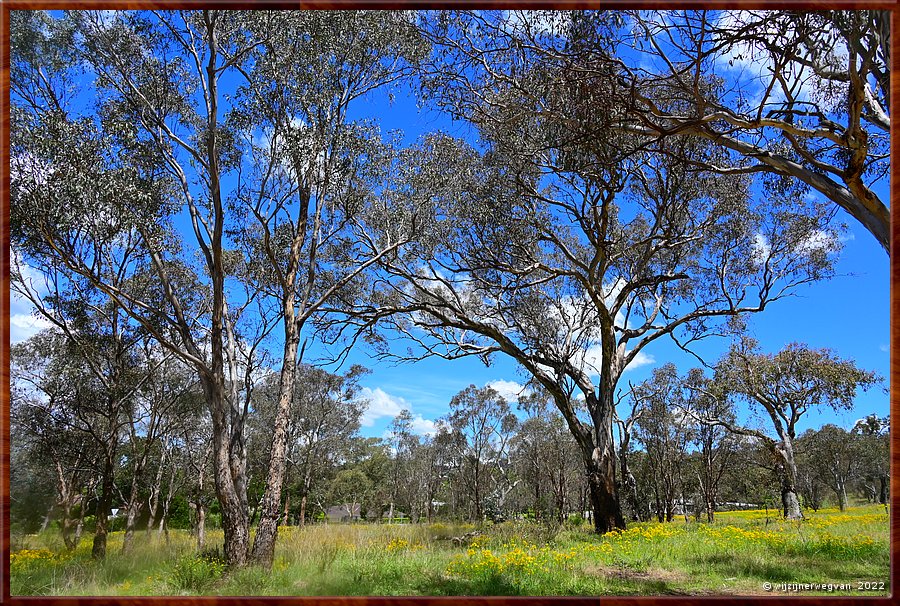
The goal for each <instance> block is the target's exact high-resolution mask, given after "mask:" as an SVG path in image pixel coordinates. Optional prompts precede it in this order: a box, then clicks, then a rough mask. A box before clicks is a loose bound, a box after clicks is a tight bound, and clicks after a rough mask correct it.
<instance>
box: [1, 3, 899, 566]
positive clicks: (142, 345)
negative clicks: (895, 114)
mask: <svg viewBox="0 0 900 606" xmlns="http://www.w3.org/2000/svg"><path fill="white" fill-rule="evenodd" d="M10 14H11V18H10V40H11V72H10V74H11V75H10V82H11V116H10V125H11V130H10V133H11V147H10V150H11V181H10V196H11V205H10V234H11V241H12V255H11V257H12V259H11V261H12V262H11V265H12V269H11V283H12V289H13V293H14V295H15V296H16V297H18V298H20V299H22V300H26V301H29V302H30V303H31V304H32V305H33V306H34V308H35V310H36V311H35V313H36V314H37V315H38V316H39V317H40V318H41V320H42V322H44V323H45V324H46V325H47V326H50V328H49V329H48V331H47V332H44V333H41V334H39V335H37V336H36V337H34V338H32V339H31V340H29V341H27V342H25V343H23V344H19V345H16V346H15V347H14V348H13V358H12V370H13V376H14V378H13V383H12V395H13V397H12V412H13V414H12V421H13V423H14V427H13V429H12V434H11V438H12V448H13V451H14V461H15V463H14V465H13V485H14V489H13V492H14V498H16V499H20V500H19V501H18V504H17V502H16V501H15V500H14V502H13V509H14V511H15V512H16V513H15V516H16V517H17V519H20V520H27V519H29V518H31V519H32V520H34V519H36V518H43V517H45V516H47V512H48V511H49V507H48V506H47V505H48V503H54V504H55V507H54V510H53V512H51V515H50V516H49V517H50V518H53V517H56V518H58V519H60V520H61V521H62V526H63V532H64V534H65V535H66V536H68V537H69V539H67V541H72V540H74V536H75V535H76V534H77V533H78V532H79V520H81V521H82V522H83V521H84V518H83V516H87V515H91V513H90V512H94V513H95V514H96V515H94V519H93V520H91V523H92V525H93V527H92V528H90V532H91V534H92V536H93V546H92V549H93V554H94V556H95V557H96V558H102V557H104V556H105V555H106V545H107V540H106V538H107V534H108V532H109V530H110V523H111V522H110V518H108V517H107V516H106V515H105V514H104V512H106V511H111V510H112V509H114V508H117V509H120V508H121V507H119V506H120V505H125V504H128V505H127V506H126V507H124V509H125V511H126V512H127V513H126V518H127V519H126V521H125V526H126V527H127V528H131V529H132V530H131V533H128V531H127V530H126V539H125V542H124V547H123V548H124V549H129V546H130V545H131V544H133V541H134V540H135V534H134V529H135V528H136V527H137V525H138V524H139V523H141V524H143V523H151V524H152V525H158V524H159V523H162V524H163V528H165V519H166V517H167V515H171V514H172V511H173V510H172V508H173V507H179V506H181V507H183V505H184V504H185V503H186V504H187V505H188V506H189V507H190V508H191V512H192V513H191V515H192V516H193V519H194V521H195V523H196V524H197V525H198V530H197V532H198V535H200V530H199V528H202V527H203V524H202V523H201V522H202V521H203V519H204V516H206V515H210V516H212V515H215V522H216V525H220V526H221V528H222V529H223V532H224V553H225V558H226V559H227V561H228V564H229V565H230V566H232V567H238V566H242V565H244V564H247V563H248V562H254V563H257V564H260V565H263V566H271V563H272V559H273V554H274V546H275V541H276V538H277V535H278V526H279V524H283V522H284V521H285V511H287V521H288V522H290V521H291V516H292V515H293V516H294V520H296V521H297V522H299V521H300V520H305V519H307V518H312V519H314V518H315V516H316V514H317V512H318V509H322V508H323V506H324V507H328V506H329V503H331V504H336V503H341V504H343V505H344V506H346V507H347V509H348V515H349V516H350V517H352V516H353V511H354V509H355V506H354V504H355V503H358V504H359V505H360V511H362V510H363V507H364V509H365V511H366V513H369V512H376V513H375V514H374V515H376V516H377V515H381V514H380V513H378V512H379V510H384V508H385V506H387V507H388V512H389V513H388V515H389V516H391V517H396V516H395V514H396V513H397V511H398V510H399V511H400V512H402V513H404V514H406V516H407V517H414V518H416V519H421V518H422V517H425V518H427V517H428V516H429V515H431V516H432V517H433V516H450V517H460V518H466V519H482V518H484V517H491V516H494V517H497V516H505V515H525V514H526V513H528V515H534V516H536V517H538V516H539V517H541V518H542V519H544V520H548V521H549V520H554V519H555V520H557V521H558V520H559V519H560V518H561V517H566V516H568V515H569V514H571V513H572V512H573V510H574V511H575V512H576V513H583V512H585V511H588V512H590V514H589V517H590V519H591V523H592V525H593V529H594V530H595V531H596V532H598V533H603V532H608V531H610V530H613V529H616V528H623V527H625V525H626V524H627V519H629V518H633V517H634V516H637V517H649V516H651V515H654V516H661V517H663V518H671V516H672V515H674V513H675V511H676V509H678V510H679V511H685V510H690V511H693V512H696V511H704V512H706V513H705V514H704V515H713V512H714V509H715V507H716V505H717V504H719V503H724V502H727V501H730V500H732V501H733V502H747V503H754V504H759V503H766V502H768V501H767V497H766V498H763V495H767V494H770V493H772V491H774V494H776V495H777V502H778V507H779V508H780V509H781V510H782V514H783V515H785V516H787V517H792V518H793V517H798V516H800V515H802V513H801V497H802V498H803V501H804V503H805V504H814V503H819V502H821V500H822V499H823V498H825V497H824V496H823V495H825V494H828V493H829V490H831V488H830V487H831V486H832V484H833V485H834V487H835V488H834V489H833V492H834V493H835V495H837V500H839V501H840V502H841V503H846V501H847V498H846V496H845V495H850V494H853V493H858V492H860V491H862V492H863V493H864V494H866V495H868V498H880V499H882V500H883V499H884V495H885V491H886V482H887V480H886V477H885V474H884V473H882V471H883V470H884V469H885V465H886V464H887V463H886V461H887V458H886V455H885V454H884V453H885V452H886V450H885V449H886V437H885V430H886V423H885V422H884V420H882V419H878V418H877V417H868V420H867V421H866V422H865V423H863V424H861V425H857V426H856V427H854V428H851V431H846V430H843V429H838V428H834V427H829V426H826V427H824V428H822V429H820V430H816V431H814V432H812V433H809V434H806V433H802V432H800V431H799V429H798V423H800V421H801V419H802V418H803V416H804V415H805V414H806V413H807V412H808V411H809V410H810V409H812V408H815V407H825V408H832V409H835V410H844V409H849V408H851V407H852V406H853V402H854V397H855V395H856V392H857V390H858V389H866V388H870V387H872V386H875V385H877V384H879V383H880V379H879V377H877V376H876V375H875V374H874V373H872V372H869V371H867V370H865V369H860V368H858V367H857V366H856V364H855V363H854V362H853V360H851V359H847V358H844V357H842V355H841V353H840V352H834V351H830V350H827V349H816V348H813V347H808V346H806V345H804V344H802V343H793V344H790V345H788V346H786V347H784V348H782V349H780V350H779V351H767V350H765V349H764V348H763V347H762V346H761V345H760V344H759V343H757V342H756V341H755V340H754V339H753V338H752V337H751V336H750V331H749V330H748V322H749V319H750V318H751V317H752V316H754V315H756V314H760V313H764V312H765V310H766V309H767V308H769V307H770V306H777V305H779V304H780V301H781V300H782V299H784V298H787V297H791V296H794V295H796V294H799V293H802V292H804V290H805V289H806V288H807V287H808V286H809V285H811V284H813V283H815V282H818V281H821V280H828V279H832V278H834V277H835V273H836V272H835V263H836V262H837V259H838V257H839V254H840V251H841V248H842V246H843V239H842V236H843V235H844V233H845V231H846V226H845V225H844V224H843V221H844V220H845V218H846V217H847V214H848V213H849V216H850V217H851V218H852V220H853V221H855V222H858V223H859V224H861V225H862V226H864V227H865V229H866V230H867V231H868V234H870V235H871V236H872V237H874V238H875V240H876V241H877V242H878V243H880V244H881V246H882V247H883V248H884V249H885V251H887V249H888V241H889V240H888V237H887V234H888V233H889V229H888V228H889V212H888V209H887V205H886V204H885V203H884V202H883V201H882V200H881V199H880V198H879V194H878V192H879V191H880V186H879V185H878V184H879V183H883V180H884V179H883V178H884V176H885V175H886V174H887V171H888V170H889V140H888V139H889V138H888V135H889V129H890V119H889V115H888V107H889V94H890V88H889V86H888V80H889V78H888V74H889V65H890V41H889V40H890V39H889V36H888V32H889V21H890V19H889V17H890V15H889V13H886V12H878V11H845V12H841V11H837V12H832V11H821V12H815V13H797V12H776V11H739V12H711V11H687V12H671V11H667V12H665V13H654V12H638V11H634V12H604V11H593V12H578V11H576V12H568V11H543V12H541V11H531V12H523V11H472V12H470V11H441V12H413V11H403V12H399V11H397V12H390V11H371V12H354V11H341V12H337V11H336V12H329V11H309V12H304V11H249V12H240V11H215V10H205V11H65V12H61V13H55V12H54V13H47V12H39V11H12V12H11V13H10ZM736 63H737V64H738V67H739V68H741V69H738V70H734V69H733V68H734V66H735V64H736ZM401 92H403V93H407V92H408V93H409V94H412V95H414V96H415V98H416V99H417V103H419V104H420V105H421V106H422V107H424V108H427V109H428V110H429V111H431V112H434V113H435V114H437V115H440V116H443V117H444V118H445V119H446V120H450V119H451V118H452V120H453V122H452V124H456V125H459V128H458V129H455V130H453V131H452V132H453V134H451V133H449V132H443V131H440V130H437V129H435V130H434V131H431V132H425V133H422V134H419V135H418V137H417V138H416V139H415V141H413V142H411V143H406V142H404V138H403V137H402V136H401V135H400V134H399V133H395V132H384V131H383V130H382V128H381V127H380V125H379V118H378V116H370V115H366V114H365V109H366V107H367V103H371V102H372V99H374V98H380V99H386V100H387V103H386V104H385V107H386V109H385V111H389V108H390V101H391V99H392V98H393V96H394V95H395V94H400V93H401ZM378 95H380V97H378ZM839 279H843V280H850V279H851V278H849V277H846V276H844V277H841V278H839ZM659 340H667V341H671V342H674V343H675V344H676V345H677V346H678V347H680V348H681V349H683V350H685V351H687V352H693V353H695V350H696V347H697V345H698V344H699V343H700V342H707V341H710V340H717V341H719V342H721V343H722V344H723V345H722V346H723V348H725V349H726V350H727V351H726V353H725V354H723V355H722V356H721V357H720V358H719V359H718V360H705V361H704V364H705V365H706V368H705V370H699V369H698V370H691V371H689V372H687V373H686V374H679V371H678V369H677V368H675V367H674V366H672V365H663V366H661V367H660V368H658V369H657V370H656V371H655V372H654V374H653V377H652V378H651V379H650V380H649V381H647V382H645V383H642V384H640V385H635V386H632V385H630V384H626V383H627V382H625V381H622V380H621V379H622V374H623V372H624V371H625V369H626V368H627V367H628V366H629V364H631V363H633V362H635V360H637V359H638V356H639V355H643V352H644V350H645V349H646V348H648V347H650V346H652V344H653V343H654V342H656V341H659ZM362 350H365V351H368V352H371V355H375V356H378V357H380V358H384V359H389V360H393V361H396V362H404V361H409V362H412V361H416V360H420V359H422V358H426V357H439V358H444V359H447V360H453V359H458V358H463V357H469V356H472V357H477V358H480V359H482V360H484V361H485V362H489V361H490V360H491V359H492V358H495V357H501V356H502V357H506V358H508V359H511V360H512V361H514V362H515V363H516V364H517V365H518V367H519V369H520V370H521V372H522V373H523V375H524V376H525V377H526V379H527V385H528V387H529V390H530V391H529V393H528V395H527V396H526V397H525V401H523V402H517V403H509V402H503V401H502V400H498V399H497V395H496V394H492V393H491V392H489V391H484V390H479V389H478V388H475V387H473V388H470V389H468V390H465V391H463V392H461V393H460V394H459V395H457V396H456V398H454V399H453V401H452V402H450V411H451V412H450V413H449V416H448V417H447V418H446V419H444V420H443V422H442V423H440V424H439V430H438V432H437V433H436V434H435V435H434V436H433V437H430V438H427V439H425V438H422V437H420V436H419V437H417V436H415V435H414V434H412V433H411V431H410V430H409V427H408V424H409V420H410V419H409V416H401V417H399V418H398V420H397V421H396V422H395V425H394V427H393V433H392V434H391V435H392V437H391V438H390V439H388V440H387V441H386V442H379V441H378V440H373V439H363V438H360V437H359V436H358V434H357V432H358V427H359V415H360V409H361V407H362V406H363V405H364V403H362V402H360V401H359V400H358V399H356V398H354V392H356V391H358V385H359V383H358V381H359V376H360V373H361V372H362V370H361V369H359V368H353V369H350V370H347V371H345V374H341V375H331V374H329V373H328V372H326V370H325V369H327V368H333V367H334V366H333V365H334V364H335V363H337V362H340V361H342V360H344V359H345V358H346V356H347V355H348V354H349V353H350V352H351V351H362ZM311 352H315V353H311ZM448 364H450V362H448ZM626 408H627V409H629V410H631V413H630V414H628V415H626V414H624V412H623V411H624V410H625V409H626ZM513 410H516V411H517V414H516V415H511V414H510V413H511V412H512V411H513ZM754 411H755V415H756V416H755V417H754V416H752V415H751V416H748V415H749V414H750V413H751V412H754ZM800 425H802V423H800ZM822 444H825V445H826V446H822ZM860 445H864V446H860ZM875 445H879V446H878V448H875ZM817 448H824V450H825V451H827V452H828V453H830V454H833V455H834V456H833V457H832V456H829V457H828V458H823V457H822V456H818V457H817V456H815V455H813V454H811V453H814V452H817V450H816V449H817ZM858 451H859V452H858ZM860 452H861V453H864V455H865V456H863V454H860ZM414 453H415V454H414ZM879 453H880V454H879ZM732 461H734V463H732ZM739 461H746V462H747V464H746V465H744V464H743V463H741V464H738V462H739ZM750 461H755V464H754V465H750V464H749V462H750ZM827 461H831V464H830V466H829V468H828V469H829V473H828V474H823V473H819V472H820V471H822V469H821V468H820V467H818V466H820V465H826V464H828V463H827ZM421 465H425V467H426V468H417V467H416V466H421ZM766 468H769V471H766ZM26 470H27V472H26ZM738 470H739V471H738ZM845 470H847V471H845ZM879 474H880V475H879ZM32 477H33V478H44V479H45V480H46V481H44V482H31V481H30V480H28V478H32ZM51 478H52V481H51ZM742 482H743V483H746V485H745V484H742ZM41 489H42V490H43V491H42V490H41ZM20 491H24V492H20ZM873 494H874V495H875V496H874V497H873V496H872V495H873ZM18 495H22V496H21V497H20V496H18ZM213 495H214V498H213ZM23 499H26V500H23ZM33 499H37V500H36V501H35V500H33ZM25 502H33V503H40V504H41V506H40V507H31V506H26V505H24V503H25ZM688 502H690V506H688ZM698 502H699V503H700V505H699V506H698V505H697V503H698ZM438 503H441V505H438ZM676 503H677V506H676ZM317 508H318V509H317ZM301 509H302V510H303V515H302V516H301V515H300V513H299V510H301ZM292 512H293V513H292ZM529 512H530V513H529ZM47 519H49V518H47ZM113 519H114V518H113ZM32 524H33V522H32ZM251 525H252V526H254V527H255V535H254V537H253V540H252V541H251V534H250V528H251ZM198 540H201V541H202V539H201V538H200V537H199V536H198Z"/></svg>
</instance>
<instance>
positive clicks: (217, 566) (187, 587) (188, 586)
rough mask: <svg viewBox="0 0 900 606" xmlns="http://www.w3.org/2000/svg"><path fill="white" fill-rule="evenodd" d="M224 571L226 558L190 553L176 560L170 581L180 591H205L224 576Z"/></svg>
mask: <svg viewBox="0 0 900 606" xmlns="http://www.w3.org/2000/svg"><path fill="white" fill-rule="evenodd" d="M224 572H225V561H224V560H222V559H218V558H206V557H201V556H195V555H190V556H185V557H183V558H181V559H180V560H178V562H176V564H175V566H174V567H173V568H172V576H171V581H170V582H171V583H172V585H173V587H175V588H176V589H178V590H179V591H186V592H190V593H203V592H204V591H205V590H206V589H208V588H209V587H210V586H211V585H212V584H213V583H215V582H216V581H218V580H219V579H220V578H222V574H223V573H224Z"/></svg>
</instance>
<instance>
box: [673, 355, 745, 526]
mask: <svg viewBox="0 0 900 606" xmlns="http://www.w3.org/2000/svg"><path fill="white" fill-rule="evenodd" d="M684 387H685V390H686V392H687V393H686V396H685V401H684V404H685V405H686V406H687V411H688V419H689V420H690V422H691V423H692V425H693V427H692V430H691V436H692V440H691V441H692V443H693V445H694V447H695V448H696V449H697V466H696V468H697V480H698V485H699V489H700V492H701V493H702V495H703V500H704V503H705V509H706V519H707V521H708V522H713V521H714V519H715V512H716V506H717V501H718V495H719V484H720V483H721V481H722V478H723V476H724V475H725V473H726V472H727V470H728V469H729V468H730V467H731V466H732V463H733V461H732V458H733V455H734V451H735V448H736V446H737V444H736V443H737V436H735V435H734V434H733V433H731V432H729V431H728V430H727V429H726V428H725V427H724V426H721V425H710V424H707V423H703V422H698V418H700V419H707V418H714V419H723V420H725V421H726V422H727V423H732V424H733V423H734V422H735V411H734V402H733V401H732V400H731V399H729V398H728V397H727V395H725V394H723V393H721V392H720V391H717V390H716V389H715V387H711V386H710V380H709V379H708V378H706V377H704V376H703V372H702V370H700V369H692V370H690V371H689V372H688V373H687V375H686V376H685V378H684Z"/></svg>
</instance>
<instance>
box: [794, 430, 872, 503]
mask: <svg viewBox="0 0 900 606" xmlns="http://www.w3.org/2000/svg"><path fill="white" fill-rule="evenodd" d="M803 436H805V438H806V439H805V440H804V443H803V446H804V448H805V449H808V451H809V461H810V463H811V464H812V467H813V469H814V470H815V472H816V473H817V475H819V476H821V477H822V479H823V480H824V482H825V483H826V484H827V485H828V487H829V488H831V490H832V491H834V494H835V496H836V497H837V502H838V507H839V508H840V510H841V511H844V510H845V509H846V508H847V487H848V485H850V484H851V483H852V482H853V481H854V480H856V479H857V478H858V477H859V475H860V472H861V471H862V467H863V441H862V439H861V436H860V435H859V434H857V433H853V432H849V431H847V430H845V429H843V428H841V427H838V426H837V425H832V424H828V425H824V426H822V427H821V428H820V429H817V430H813V429H810V430H807V431H806V432H805V433H804V434H803Z"/></svg>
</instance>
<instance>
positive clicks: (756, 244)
mask: <svg viewBox="0 0 900 606" xmlns="http://www.w3.org/2000/svg"><path fill="white" fill-rule="evenodd" d="M770 254H772V246H771V245H770V244H769V239H768V238H766V236H765V235H764V234H761V233H756V234H755V235H754V236H753V260H754V261H755V262H756V263H757V264H762V263H765V262H766V259H768V258H769V255H770Z"/></svg>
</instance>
